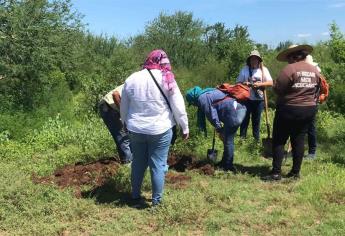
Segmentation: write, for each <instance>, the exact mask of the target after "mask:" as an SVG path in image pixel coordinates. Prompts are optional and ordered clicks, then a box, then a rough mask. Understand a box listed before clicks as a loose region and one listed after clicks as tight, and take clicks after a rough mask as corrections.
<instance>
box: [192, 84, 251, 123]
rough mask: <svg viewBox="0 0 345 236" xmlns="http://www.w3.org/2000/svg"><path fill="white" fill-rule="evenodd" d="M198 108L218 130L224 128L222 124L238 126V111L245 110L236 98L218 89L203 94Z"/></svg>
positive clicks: (199, 99)
mask: <svg viewBox="0 0 345 236" xmlns="http://www.w3.org/2000/svg"><path fill="white" fill-rule="evenodd" d="M198 106H199V108H200V109H201V110H202V111H203V112H204V113H205V115H206V117H207V119H208V120H209V121H210V122H211V124H212V125H213V126H214V127H215V128H216V129H220V128H221V127H222V123H221V122H223V123H224V125H228V126H235V125H238V118H237V110H238V109H245V107H244V106H242V105H241V104H240V103H237V101H236V100H235V99H234V98H231V97H229V96H226V94H225V93H223V92H222V91H220V90H218V89H215V90H213V91H209V92H206V93H203V94H201V95H200V96H199V98H198Z"/></svg>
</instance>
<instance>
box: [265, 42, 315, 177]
mask: <svg viewBox="0 0 345 236" xmlns="http://www.w3.org/2000/svg"><path fill="white" fill-rule="evenodd" d="M312 51H313V48H312V47H311V46H309V45H299V46H298V45H292V46H290V47H289V48H288V49H286V50H284V51H282V52H280V53H279V54H278V56H277V60H278V61H286V62H288V63H289V64H288V65H287V66H285V67H284V68H283V70H282V71H281V72H280V74H279V76H278V78H277V80H276V81H274V85H273V90H274V92H275V93H276V94H277V101H276V112H275V117H274V123H273V143H272V146H273V150H272V151H273V162H272V166H273V168H272V171H271V173H270V175H268V176H266V177H264V179H265V180H280V179H281V165H282V160H283V157H284V146H285V144H286V142H287V140H288V138H289V137H290V140H291V146H292V156H293V165H292V169H291V171H290V172H289V173H288V174H287V176H286V177H288V178H290V177H293V178H299V177H300V170H301V165H302V160H303V156H304V137H305V135H306V133H307V130H308V126H309V125H310V123H311V122H312V120H313V119H314V117H315V115H316V112H317V90H318V83H319V81H320V73H319V72H318V70H317V69H316V67H315V66H313V65H310V64H309V63H307V62H306V61H305V58H306V56H307V55H309V54H310V53H311V52H312Z"/></svg>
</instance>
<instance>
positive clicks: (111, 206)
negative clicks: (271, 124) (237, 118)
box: [0, 114, 345, 235]
mask: <svg viewBox="0 0 345 236" xmlns="http://www.w3.org/2000/svg"><path fill="white" fill-rule="evenodd" d="M326 115H327V114H326ZM48 122H50V125H49V128H48V127H46V128H45V129H44V130H42V131H40V132H38V131H37V132H34V133H33V134H32V135H31V136H30V137H31V139H27V140H25V141H24V140H21V141H13V140H6V137H4V136H3V137H2V142H1V144H0V155H1V156H0V157H1V164H0V173H1V174H0V235H120V234H123V235H134V234H136V235H138V234H140V235H143V234H157V235H162V234H163V235H345V181H344V180H345V168H344V167H345V157H344V154H342V152H343V142H344V140H340V141H339V138H340V139H341V138H342V137H344V131H343V130H344V129H342V127H343V125H344V124H345V123H344V120H343V118H334V117H332V119H327V120H324V121H323V123H322V125H321V124H320V125H319V127H320V134H322V135H323V139H321V140H320V142H321V145H320V148H319V151H318V156H317V160H315V161H305V162H304V163H303V166H302V173H301V174H302V178H301V179H300V180H298V181H296V180H287V179H284V180H282V181H280V182H277V183H267V182H263V181H262V180H261V179H260V177H261V176H263V175H265V174H267V172H268V171H269V169H270V165H271V160H267V159H264V158H262V157H261V155H260V145H259V146H258V145H255V144H254V143H253V142H252V140H251V139H249V140H248V142H243V141H241V140H239V139H236V146H235V147H236V153H235V163H236V167H237V169H238V170H239V173H238V174H237V175H233V174H232V173H224V172H221V171H216V172H215V174H214V175H212V176H208V175H203V174H200V173H199V172H197V171H186V172H184V173H179V174H183V175H186V176H189V177H190V179H187V182H185V184H184V185H183V186H180V187H176V186H173V185H170V184H167V186H166V188H165V194H164V203H163V204H162V206H160V207H158V208H155V209H151V208H145V209H136V208H133V207H131V206H130V204H128V202H127V201H126V199H128V196H129V184H130V182H129V179H128V177H129V172H130V169H129V168H128V167H125V166H122V167H120V168H119V169H118V172H117V174H115V175H114V176H113V177H111V178H110V179H109V181H108V182H107V184H106V185H104V186H103V188H102V189H101V190H100V191H99V192H98V193H97V195H91V194H90V195H88V194H84V195H83V196H82V197H81V198H76V197H75V194H74V190H73V189H72V188H65V189H60V188H58V187H57V186H55V185H49V184H48V185H47V184H35V183H33V181H32V174H33V173H36V174H38V175H39V176H45V175H50V174H51V173H52V172H53V171H54V170H55V169H56V168H57V167H61V166H63V165H65V164H71V163H75V162H78V161H83V162H88V161H91V160H97V159H98V158H102V157H104V156H110V155H111V154H112V152H113V151H112V149H111V148H109V147H111V144H112V141H111V139H110V137H109V135H108V134H107V131H106V130H105V128H104V127H103V124H102V123H101V122H100V120H99V119H96V121H95V120H92V121H90V123H89V124H87V123H86V124H84V125H81V126H80V127H77V128H73V129H72V128H71V127H70V128H66V127H68V125H67V124H65V123H64V122H63V121H61V120H60V118H56V119H53V120H51V121H48ZM52 134H54V135H52ZM50 135H51V136H50ZM84 136H87V139H86V138H84V139H82V138H81V137H84ZM56 137H58V138H56ZM100 140H101V141H100ZM190 142H191V143H190V144H184V143H179V144H178V145H177V146H176V147H175V148H174V151H181V150H184V151H186V150H188V147H189V146H188V145H190V146H195V145H196V144H197V147H196V148H195V149H194V151H193V155H196V156H198V157H199V158H200V159H202V158H204V157H205V154H206V150H207V148H209V147H210V145H211V137H208V138H207V139H204V138H203V137H199V138H197V139H194V140H193V139H192V140H191V141H190ZM183 147H184V148H183ZM217 149H218V150H222V147H221V144H220V141H219V140H218V141H217ZM290 168H291V158H289V159H287V161H286V162H285V163H284V166H283V172H284V173H287V172H288V171H289V170H290ZM169 172H170V173H173V174H178V173H175V172H174V171H173V170H170V171H169ZM82 190H83V191H84V192H87V191H88V190H90V186H84V187H83V189H82ZM144 190H145V191H144V196H145V197H147V199H149V198H150V194H151V192H150V181H149V177H148V176H146V178H145V182H144ZM148 203H149V201H148Z"/></svg>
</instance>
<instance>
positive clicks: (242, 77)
mask: <svg viewBox="0 0 345 236" xmlns="http://www.w3.org/2000/svg"><path fill="white" fill-rule="evenodd" d="M246 68H247V67H244V68H242V69H241V71H240V74H239V75H238V77H237V80H236V84H238V83H242V84H244V83H246V82H248V78H247V77H248V76H249V75H247V73H246ZM247 70H248V69H247Z"/></svg>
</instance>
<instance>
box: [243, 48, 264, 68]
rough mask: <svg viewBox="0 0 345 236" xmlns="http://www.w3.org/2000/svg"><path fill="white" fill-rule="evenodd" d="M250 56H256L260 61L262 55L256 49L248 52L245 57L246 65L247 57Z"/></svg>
mask: <svg viewBox="0 0 345 236" xmlns="http://www.w3.org/2000/svg"><path fill="white" fill-rule="evenodd" d="M252 56H256V57H258V58H259V61H260V62H262V57H261V55H260V53H259V51H258V50H253V51H251V52H250V54H249V56H248V57H247V60H246V61H247V65H249V59H250V57H252Z"/></svg>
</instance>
